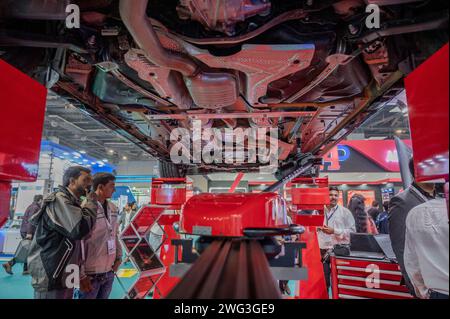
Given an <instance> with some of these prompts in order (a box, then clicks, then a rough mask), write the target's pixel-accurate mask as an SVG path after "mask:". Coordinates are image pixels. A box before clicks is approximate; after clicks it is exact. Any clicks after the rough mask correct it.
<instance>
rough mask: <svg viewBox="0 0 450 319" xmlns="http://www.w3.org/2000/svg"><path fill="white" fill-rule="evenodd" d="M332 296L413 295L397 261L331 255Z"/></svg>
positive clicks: (400, 296)
mask: <svg viewBox="0 0 450 319" xmlns="http://www.w3.org/2000/svg"><path fill="white" fill-rule="evenodd" d="M331 274H332V291H333V299H412V298H414V297H413V296H412V295H411V294H410V293H409V292H408V289H407V288H406V286H405V285H404V284H403V283H402V273H401V272H400V268H399V265H398V264H396V263H392V262H390V261H387V260H375V259H370V258H357V257H341V256H331Z"/></svg>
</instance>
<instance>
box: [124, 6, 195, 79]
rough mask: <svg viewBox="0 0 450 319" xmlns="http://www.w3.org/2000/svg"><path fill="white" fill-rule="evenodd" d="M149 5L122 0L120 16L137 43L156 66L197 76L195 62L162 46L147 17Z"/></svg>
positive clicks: (189, 75)
mask: <svg viewBox="0 0 450 319" xmlns="http://www.w3.org/2000/svg"><path fill="white" fill-rule="evenodd" d="M147 5H148V0H131V1H130V0H120V15H121V17H122V20H123V22H124V23H125V25H126V27H127V28H128V31H129V32H130V33H131V35H132V36H133V38H134V40H135V41H136V43H137V44H138V45H139V47H140V48H142V50H144V52H145V54H146V56H147V58H148V59H149V60H150V61H151V62H152V63H154V64H155V65H158V66H161V67H166V68H169V69H171V70H175V71H178V72H180V73H181V74H183V75H184V76H186V77H192V76H195V75H196V74H197V73H198V66H197V64H196V63H195V62H194V61H193V60H191V59H189V58H186V57H183V56H181V55H178V54H174V53H172V52H169V51H167V50H166V49H165V48H164V47H163V46H162V44H161V42H160V41H159V38H158V36H157V35H156V32H155V30H154V29H153V26H152V25H151V23H150V20H149V19H148V17H147Z"/></svg>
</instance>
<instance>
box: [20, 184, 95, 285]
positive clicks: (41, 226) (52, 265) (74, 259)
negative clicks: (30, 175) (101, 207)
mask: <svg viewBox="0 0 450 319" xmlns="http://www.w3.org/2000/svg"><path fill="white" fill-rule="evenodd" d="M96 217H97V202H93V201H89V200H88V201H87V202H86V205H85V206H83V208H81V206H80V202H79V200H78V199H77V198H75V196H73V195H72V194H71V193H70V192H69V190H68V189H67V188H65V187H60V189H59V190H58V191H57V192H55V193H53V194H51V195H49V196H48V197H47V198H46V199H45V200H44V203H43V205H42V209H41V210H40V211H39V213H38V214H36V215H34V216H33V217H32V219H31V223H32V224H33V225H35V227H36V232H35V236H34V238H33V241H32V243H31V247H30V254H29V256H28V268H29V270H30V272H31V276H32V285H33V288H34V289H35V290H36V291H50V290H55V289H64V288H73V287H67V284H66V277H67V276H68V275H69V274H70V272H72V271H73V268H71V270H69V268H66V267H67V266H68V265H69V264H70V265H74V266H75V267H77V266H79V265H80V263H81V256H80V250H79V247H80V246H79V241H80V240H81V239H83V237H85V236H86V235H87V234H89V232H90V231H91V229H92V228H93V226H94V223H95V221H96Z"/></svg>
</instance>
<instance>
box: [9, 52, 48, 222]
mask: <svg viewBox="0 0 450 319" xmlns="http://www.w3.org/2000/svg"><path fill="white" fill-rule="evenodd" d="M46 101H47V89H46V88H45V87H44V86H42V85H41V84H39V83H38V82H36V81H34V80H32V79H31V78H30V77H28V76H27V75H25V74H23V73H21V72H20V71H18V70H16V69H15V68H13V67H12V66H10V65H9V64H7V63H5V62H4V61H3V60H1V59H0V136H1V137H0V227H2V226H3V224H4V223H5V222H6V221H7V219H8V217H9V212H10V196H11V182H12V181H13V180H14V181H25V182H34V181H36V179H37V176H38V168H39V152H40V149H41V139H42V129H43V126H44V115H45V104H46Z"/></svg>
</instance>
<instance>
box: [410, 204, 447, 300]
mask: <svg viewBox="0 0 450 319" xmlns="http://www.w3.org/2000/svg"><path fill="white" fill-rule="evenodd" d="M448 238H449V218H448V208H447V203H446V201H445V200H444V199H433V200H431V201H428V202H426V203H423V204H421V205H419V206H416V207H415V208H413V209H412V210H411V211H410V212H409V214H408V217H407V219H406V238H405V252H404V261H405V268H406V272H407V273H408V276H409V278H410V280H411V282H412V284H413V286H414V290H415V292H416V295H417V296H418V297H419V298H421V299H448V297H449V278H448V274H449V264H448V263H449V240H448Z"/></svg>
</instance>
